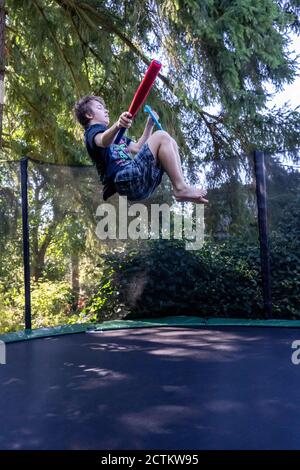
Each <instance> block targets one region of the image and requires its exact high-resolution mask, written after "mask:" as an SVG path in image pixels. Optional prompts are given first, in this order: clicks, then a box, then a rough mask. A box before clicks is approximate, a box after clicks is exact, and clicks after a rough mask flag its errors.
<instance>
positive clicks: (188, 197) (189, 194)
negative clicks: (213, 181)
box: [174, 185, 208, 204]
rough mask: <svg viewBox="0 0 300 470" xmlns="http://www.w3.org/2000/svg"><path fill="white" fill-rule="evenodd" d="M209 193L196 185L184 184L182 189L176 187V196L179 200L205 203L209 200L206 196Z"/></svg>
mask: <svg viewBox="0 0 300 470" xmlns="http://www.w3.org/2000/svg"><path fill="white" fill-rule="evenodd" d="M206 194H207V191H205V189H200V188H195V187H194V186H188V185H186V186H184V187H183V188H180V189H175V188H174V196H175V199H176V200H177V201H178V202H183V201H188V202H195V203H198V204H205V203H207V202H208V200H207V199H205V198H204V196H205V195H206Z"/></svg>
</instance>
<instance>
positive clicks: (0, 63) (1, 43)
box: [0, 0, 6, 149]
mask: <svg viewBox="0 0 300 470" xmlns="http://www.w3.org/2000/svg"><path fill="white" fill-rule="evenodd" d="M4 1H5V0H0V149H1V148H2V127H3V103H4V74H5V16H6V12H5V8H4Z"/></svg>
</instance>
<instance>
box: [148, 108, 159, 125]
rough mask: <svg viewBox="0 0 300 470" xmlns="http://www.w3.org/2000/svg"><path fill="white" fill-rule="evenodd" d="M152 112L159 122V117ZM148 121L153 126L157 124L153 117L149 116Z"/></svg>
mask: <svg viewBox="0 0 300 470" xmlns="http://www.w3.org/2000/svg"><path fill="white" fill-rule="evenodd" d="M151 111H152V113H153V114H154V116H155V117H156V119H157V120H158V121H159V115H158V114H157V113H156V112H155V111H154V110H153V109H152V110H151ZM147 121H148V122H150V123H151V124H155V122H154V121H153V119H152V117H151V115H149V117H148V119H147Z"/></svg>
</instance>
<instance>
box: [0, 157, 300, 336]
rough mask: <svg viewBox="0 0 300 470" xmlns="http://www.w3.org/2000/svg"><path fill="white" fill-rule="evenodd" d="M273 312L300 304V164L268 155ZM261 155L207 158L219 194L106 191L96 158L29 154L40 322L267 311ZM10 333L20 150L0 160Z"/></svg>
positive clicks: (17, 292) (4, 312) (33, 284)
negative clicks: (56, 161) (186, 196)
mask: <svg viewBox="0 0 300 470" xmlns="http://www.w3.org/2000/svg"><path fill="white" fill-rule="evenodd" d="M264 160H265V170H266V172H265V178H266V195H267V199H266V200H267V215H268V226H267V229H268V237H269V240H268V244H269V253H270V259H269V265H270V266H269V267H270V269H269V271H270V273H269V274H270V276H269V277H270V279H269V281H270V288H271V295H272V299H271V300H272V317H273V318H275V319H291V320H292V319H294V320H296V319H297V318H298V316H299V313H300V310H299V301H298V294H297V292H298V289H299V178H300V175H299V168H298V167H297V165H295V164H294V163H293V160H292V159H291V158H290V157H289V156H286V155H282V154H278V155H264ZM253 162H254V159H253V155H250V156H248V157H245V156H244V157H243V158H236V159H233V158H231V159H228V160H226V161H220V162H214V164H213V165H212V164H211V163H209V164H206V165H204V166H203V168H201V169H200V170H199V180H200V181H201V183H202V184H203V186H205V187H206V188H207V190H208V196H207V197H208V199H209V204H207V205H205V207H204V206H203V205H195V204H191V203H176V201H175V199H174V197H173V195H172V191H171V186H170V183H169V180H168V178H167V177H166V175H164V177H163V181H162V184H161V185H160V187H159V188H158V190H157V191H156V192H155V193H154V195H153V196H152V197H151V198H149V199H148V200H145V201H138V202H132V201H128V200H126V198H124V197H119V195H117V194H115V195H114V196H113V197H112V198H110V199H109V200H108V201H106V202H105V203H104V201H103V200H102V193H101V185H100V183H99V179H98V176H97V173H96V171H95V168H94V167H93V166H88V167H87V166H85V167H84V166H62V165H59V166H58V165H53V164H45V163H37V162H35V161H32V160H30V159H29V160H28V170H27V176H28V182H27V189H28V233H29V260H28V261H29V268H30V301H31V312H32V325H33V327H34V328H38V327H46V326H47V327H48V326H55V325H61V324H74V323H84V322H101V321H104V320H112V319H122V318H129V319H136V318H143V319H144V318H153V317H154V318H156V317H165V316H174V315H188V316H189V315H191V316H199V317H202V318H203V317H205V318H207V317H214V318H215V317H217V318H218V317H220V318H247V319H264V318H266V312H265V308H264V299H263V293H262V277H261V258H260V255H261V253H260V244H259V230H258V216H257V194H256V188H257V185H256V179H255V173H254V163H253ZM0 195H1V199H0V204H1V206H0V210H1V242H0V243H1V255H0V258H1V264H0V270H1V284H0V289H1V297H0V298H1V319H0V326H1V328H0V331H1V332H2V333H5V332H9V331H16V330H18V329H20V328H22V326H24V277H23V276H24V273H23V255H22V203H21V188H20V164H19V162H1V192H0Z"/></svg>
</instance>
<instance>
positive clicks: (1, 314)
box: [0, 281, 72, 333]
mask: <svg viewBox="0 0 300 470" xmlns="http://www.w3.org/2000/svg"><path fill="white" fill-rule="evenodd" d="M0 299H1V300H0V332H1V333H8V332H10V331H16V330H20V329H22V328H24V290H23V288H21V289H20V290H15V291H12V290H10V291H9V292H7V291H5V290H3V287H2V286H1V285H0ZM71 305H72V292H71V288H70V286H69V284H68V283H67V282H57V281H56V282H50V281H44V282H37V283H34V282H32V286H31V306H32V325H33V328H40V327H46V326H56V325H62V324H66V323H70V322H72V312H71Z"/></svg>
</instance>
